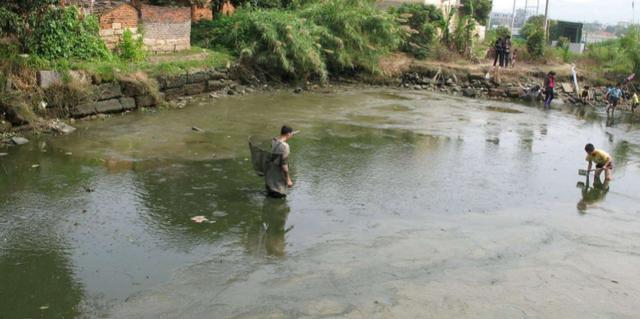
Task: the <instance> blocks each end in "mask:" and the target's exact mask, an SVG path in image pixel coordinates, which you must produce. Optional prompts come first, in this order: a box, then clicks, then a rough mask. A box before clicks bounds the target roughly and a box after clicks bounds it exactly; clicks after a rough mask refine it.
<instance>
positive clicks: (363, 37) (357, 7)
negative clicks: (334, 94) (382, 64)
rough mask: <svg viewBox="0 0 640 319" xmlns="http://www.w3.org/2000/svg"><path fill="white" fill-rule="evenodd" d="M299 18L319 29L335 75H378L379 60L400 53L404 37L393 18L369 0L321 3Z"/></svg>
mask: <svg viewBox="0 0 640 319" xmlns="http://www.w3.org/2000/svg"><path fill="white" fill-rule="evenodd" d="M300 16H301V17H302V18H303V19H308V20H309V21H311V22H312V23H314V24H315V25H317V26H318V30H319V31H320V32H319V33H318V35H319V36H320V41H319V44H320V46H321V48H322V49H323V50H322V53H323V55H324V58H325V60H326V63H327V66H328V68H329V71H330V72H334V73H340V72H344V71H351V70H353V69H363V70H365V71H368V72H376V71H378V62H379V59H380V57H382V56H383V55H385V54H387V53H389V52H391V51H395V50H397V49H398V48H399V47H400V44H401V43H402V41H403V39H404V37H405V33H404V32H403V31H402V30H401V27H400V25H399V23H398V21H396V18H395V17H394V16H392V15H391V14H389V13H387V12H384V11H382V10H380V9H378V8H377V7H375V5H374V4H373V3H372V2H370V1H367V0H325V1H318V2H315V3H313V4H311V5H309V6H307V7H305V8H304V9H303V10H302V11H301V12H300ZM325 30H326V31H328V32H325Z"/></svg>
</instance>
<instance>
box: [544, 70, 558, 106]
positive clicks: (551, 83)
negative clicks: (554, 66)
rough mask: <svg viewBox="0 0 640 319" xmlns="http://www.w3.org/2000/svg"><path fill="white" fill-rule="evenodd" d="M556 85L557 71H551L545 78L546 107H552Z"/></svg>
mask: <svg viewBox="0 0 640 319" xmlns="http://www.w3.org/2000/svg"><path fill="white" fill-rule="evenodd" d="M555 87H556V73H555V72H553V71H551V72H549V73H548V74H547V77H545V79H544V108H545V109H547V110H548V109H550V108H551V101H552V100H553V89H554V88H555Z"/></svg>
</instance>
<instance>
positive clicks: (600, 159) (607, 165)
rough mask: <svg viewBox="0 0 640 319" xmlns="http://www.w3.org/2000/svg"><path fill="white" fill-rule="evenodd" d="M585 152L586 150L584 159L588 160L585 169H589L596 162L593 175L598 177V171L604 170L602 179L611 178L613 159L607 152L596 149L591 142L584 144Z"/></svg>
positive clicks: (608, 179)
mask: <svg viewBox="0 0 640 319" xmlns="http://www.w3.org/2000/svg"><path fill="white" fill-rule="evenodd" d="M584 150H585V152H587V158H586V160H587V161H588V162H589V166H588V167H587V171H591V165H592V164H593V162H595V163H596V170H595V175H596V178H600V173H602V170H604V179H605V180H607V181H610V180H611V172H612V170H613V159H612V158H611V155H609V153H607V152H605V151H603V150H597V149H596V148H595V147H594V146H593V144H591V143H589V144H587V145H585V146H584Z"/></svg>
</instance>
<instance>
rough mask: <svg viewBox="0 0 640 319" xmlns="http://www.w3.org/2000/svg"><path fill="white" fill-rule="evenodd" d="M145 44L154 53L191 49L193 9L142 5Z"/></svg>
mask: <svg viewBox="0 0 640 319" xmlns="http://www.w3.org/2000/svg"><path fill="white" fill-rule="evenodd" d="M141 13H142V23H143V26H144V35H143V42H144V44H145V46H146V47H147V49H148V50H149V51H152V52H173V51H181V50H188V49H189V48H191V8H189V7H184V8H175V7H158V6H151V5H142V8H141Z"/></svg>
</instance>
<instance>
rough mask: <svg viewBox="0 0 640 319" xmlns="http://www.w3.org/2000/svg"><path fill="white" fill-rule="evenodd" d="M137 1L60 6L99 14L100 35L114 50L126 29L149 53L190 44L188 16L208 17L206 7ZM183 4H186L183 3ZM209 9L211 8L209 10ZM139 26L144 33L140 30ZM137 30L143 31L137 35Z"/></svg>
mask: <svg viewBox="0 0 640 319" xmlns="http://www.w3.org/2000/svg"><path fill="white" fill-rule="evenodd" d="M143 2H145V1H140V0H61V2H60V3H61V5H77V6H79V7H80V8H81V9H82V10H83V11H84V13H85V14H93V15H96V16H98V19H99V22H100V36H101V37H102V39H103V40H104V42H105V43H106V44H107V47H109V48H111V49H113V48H115V47H116V45H117V44H118V43H119V42H120V41H121V39H122V34H124V32H125V30H130V31H131V32H132V33H133V34H134V37H139V36H142V39H143V43H144V45H145V47H146V48H147V49H148V50H149V51H151V52H156V53H157V52H173V51H181V50H187V49H189V48H190V47H191V18H192V16H193V15H194V14H195V15H197V16H198V19H207V18H209V17H212V16H213V15H212V14H208V13H207V9H205V8H200V9H197V8H196V9H194V8H192V7H191V6H185V7H161V6H153V5H148V4H144V3H143ZM185 3H188V1H187V2H185ZM208 11H209V12H211V10H210V9H209V10H208ZM140 26H142V29H144V32H139V30H140V28H139V27H140ZM140 33H142V34H141V35H140Z"/></svg>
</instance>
